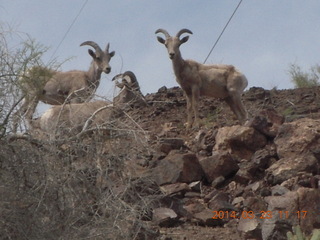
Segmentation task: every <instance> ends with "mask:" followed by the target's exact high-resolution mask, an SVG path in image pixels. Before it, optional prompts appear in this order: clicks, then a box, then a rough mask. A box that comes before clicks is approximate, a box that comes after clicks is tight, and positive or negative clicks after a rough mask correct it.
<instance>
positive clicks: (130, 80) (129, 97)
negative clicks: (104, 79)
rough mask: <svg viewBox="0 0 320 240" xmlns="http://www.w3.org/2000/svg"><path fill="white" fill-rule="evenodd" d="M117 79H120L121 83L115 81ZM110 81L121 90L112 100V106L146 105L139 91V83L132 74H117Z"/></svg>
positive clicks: (128, 72) (127, 72) (129, 72)
mask: <svg viewBox="0 0 320 240" xmlns="http://www.w3.org/2000/svg"><path fill="white" fill-rule="evenodd" d="M119 78H120V79H121V82H118V81H117V79H119ZM112 81H116V82H115V84H116V86H117V87H118V88H120V89H121V90H120V92H119V94H118V95H117V96H116V97H114V98H113V104H114V105H116V106H119V105H124V104H125V105H132V104H134V105H135V106H145V105H147V102H146V99H145V98H144V96H143V95H142V93H141V91H140V86H139V83H138V81H137V78H136V76H135V74H134V73H133V72H131V71H126V72H124V73H121V74H118V75H116V76H115V77H114V78H113V79H112Z"/></svg>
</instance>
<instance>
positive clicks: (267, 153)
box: [251, 146, 277, 173]
mask: <svg viewBox="0 0 320 240" xmlns="http://www.w3.org/2000/svg"><path fill="white" fill-rule="evenodd" d="M276 157H277V153H276V149H275V147H272V146H271V147H269V148H268V146H267V147H266V148H264V149H260V150H257V151H256V152H255V153H254V155H253V156H252V159H251V161H252V162H253V163H254V164H255V165H256V166H257V168H259V169H266V168H268V167H269V166H270V165H271V163H273V162H275V161H276V160H275V158H276ZM251 173H253V172H251Z"/></svg>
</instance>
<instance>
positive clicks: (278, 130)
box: [0, 87, 320, 240]
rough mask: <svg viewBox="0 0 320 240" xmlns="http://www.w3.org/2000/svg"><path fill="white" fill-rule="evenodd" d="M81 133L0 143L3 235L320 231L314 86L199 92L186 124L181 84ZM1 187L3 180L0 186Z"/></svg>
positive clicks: (279, 235) (319, 137) (275, 235)
mask: <svg viewBox="0 0 320 240" xmlns="http://www.w3.org/2000/svg"><path fill="white" fill-rule="evenodd" d="M146 99H147V101H148V103H149V106H143V107H142V106H131V108H130V109H128V110H127V111H126V113H125V115H124V116H123V117H122V118H121V119H118V120H117V121H115V122H113V123H110V125H109V127H108V128H107V129H98V130H95V131H93V132H90V133H88V134H86V135H83V136H71V137H67V136H66V137H65V138H63V139H55V140H50V139H41V140H40V139H39V138H38V136H37V135H29V134H26V135H24V136H19V137H17V136H9V137H8V138H7V139H3V140H1V141H2V142H1V145H2V147H1V148H0V149H1V150H0V159H1V160H0V177H1V182H2V186H3V187H1V188H0V195H1V196H5V197H4V198H3V199H1V202H0V210H1V211H0V215H1V219H4V221H1V223H0V229H2V230H0V235H2V236H5V237H4V239H82V238H83V239H84V238H85V239H173V240H174V239H225V240H229V239H230V240H231V239H263V240H271V239H277V240H281V239H287V237H286V233H287V232H288V231H292V227H293V226H297V225H299V226H300V227H301V229H302V231H303V232H304V233H305V234H306V235H309V234H311V232H312V231H313V230H314V229H319V228H320V201H319V199H320V190H319V182H320V111H319V110H320V88H306V89H294V90H264V89H262V88H251V89H249V90H248V91H247V92H246V93H245V94H244V96H243V100H244V103H245V105H246V107H247V110H248V112H249V115H250V121H249V122H248V123H247V124H246V125H245V126H240V125H238V122H237V120H236V119H235V117H234V115H233V114H232V112H231V110H230V109H229V107H228V106H227V105H226V104H225V103H224V102H221V101H219V100H213V99H207V98H204V99H202V100H201V104H200V117H201V127H200V129H192V130H187V129H186V128H185V126H184V123H185V121H186V100H185V98H184V97H183V94H182V91H181V90H180V89H179V88H171V89H167V88H166V87H162V88H161V89H159V90H158V92H157V93H154V94H148V95H147V96H146ZM3 183H4V185H3Z"/></svg>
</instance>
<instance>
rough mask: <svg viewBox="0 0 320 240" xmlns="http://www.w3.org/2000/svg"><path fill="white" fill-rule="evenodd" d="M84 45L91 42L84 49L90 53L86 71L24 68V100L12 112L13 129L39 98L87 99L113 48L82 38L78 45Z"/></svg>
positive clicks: (58, 101)
mask: <svg viewBox="0 0 320 240" xmlns="http://www.w3.org/2000/svg"><path fill="white" fill-rule="evenodd" d="M85 45H88V46H91V47H93V48H94V50H95V51H93V50H91V49H89V50H88V52H89V55H90V56H91V57H92V62H91V64H90V67H89V70H88V71H81V70H72V71H68V72H59V71H54V70H50V69H46V68H44V67H33V68H31V69H29V71H27V73H26V74H25V75H24V77H23V78H22V81H21V82H22V89H23V92H24V95H25V97H24V103H23V104H22V106H21V107H20V109H19V110H18V111H17V112H16V113H15V114H14V121H13V122H14V123H13V131H14V132H16V130H17V126H18V121H19V118H21V117H23V116H24V117H25V118H26V120H27V122H28V123H29V125H30V121H31V119H32V116H33V113H34V111H35V109H36V107H37V105H38V102H39V101H42V102H44V103H47V104H51V105H61V104H63V103H64V102H65V101H67V102H71V103H82V102H85V101H88V100H90V99H91V97H92V95H93V94H94V92H95V91H96V89H97V88H98V86H99V84H100V79H101V74H102V72H104V73H106V74H108V73H110V71H111V67H110V64H109V62H110V60H111V58H112V57H113V56H114V54H115V52H114V51H112V52H109V43H108V44H107V46H106V48H105V50H102V49H101V48H100V47H99V45H98V44H97V43H95V42H93V41H86V42H83V43H82V44H81V45H80V46H85ZM35 79H36V81H35ZM36 84H38V86H36Z"/></svg>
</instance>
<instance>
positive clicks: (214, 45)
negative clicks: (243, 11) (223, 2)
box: [203, 0, 242, 63]
mask: <svg viewBox="0 0 320 240" xmlns="http://www.w3.org/2000/svg"><path fill="white" fill-rule="evenodd" d="M241 3H242V0H240V2H239V3H238V5H237V7H236V8H235V10H234V11H233V13H232V15H231V17H230V18H229V20H228V22H227V24H226V25H225V26H224V28H223V30H222V32H221V33H220V35H219V37H218V39H217V40H216V42H215V43H214V44H213V47H212V48H211V50H210V52H209V54H208V56H207V57H206V59H205V60H204V62H203V63H206V61H207V60H208V58H209V56H210V55H211V53H212V51H213V49H214V48H215V47H216V45H217V44H218V42H219V40H220V38H221V36H222V35H223V33H224V31H225V30H226V28H227V27H228V25H229V23H230V21H231V19H232V18H233V16H234V15H235V13H236V12H237V10H238V8H239V7H240V5H241Z"/></svg>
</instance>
